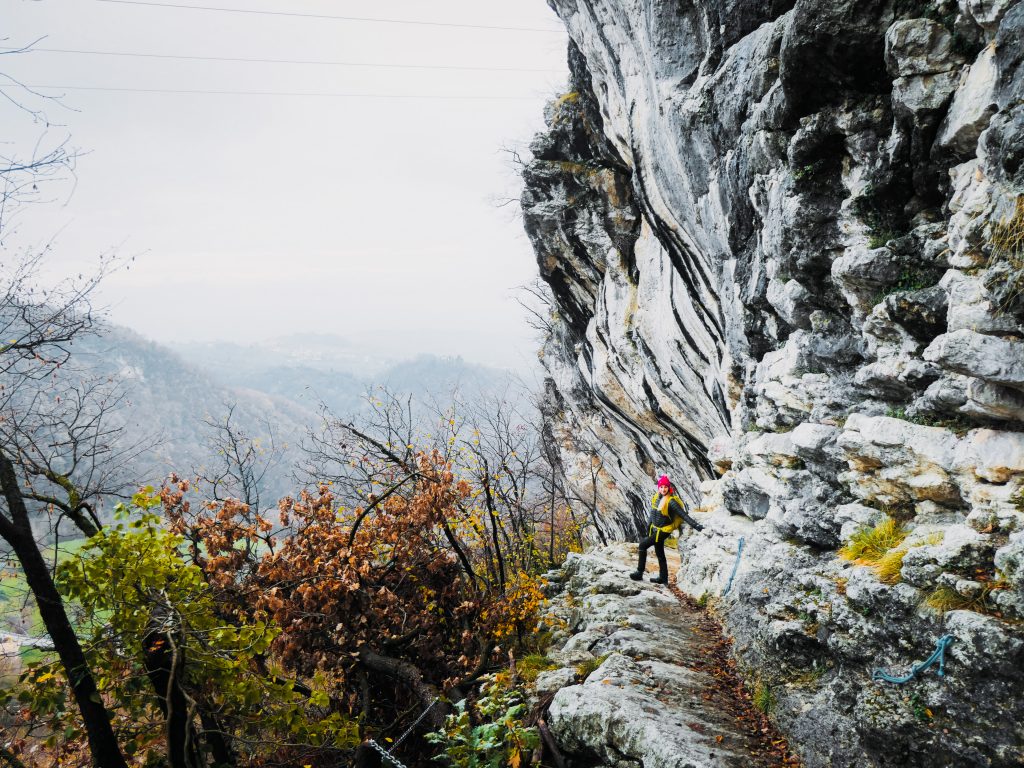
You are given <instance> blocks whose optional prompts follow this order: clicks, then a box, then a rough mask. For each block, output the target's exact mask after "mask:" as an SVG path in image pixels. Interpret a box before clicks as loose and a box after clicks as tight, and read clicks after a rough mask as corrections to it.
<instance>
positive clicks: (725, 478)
mask: <svg viewBox="0 0 1024 768" xmlns="http://www.w3.org/2000/svg"><path fill="white" fill-rule="evenodd" d="M550 2H551V5H552V7H553V8H554V9H555V10H556V12H557V13H558V14H559V16H560V17H561V18H562V19H563V21H564V22H565V25H566V27H567V29H568V31H569V35H570V38H571V43H570V51H569V62H570V71H571V73H572V80H571V83H570V91H569V92H568V93H567V94H565V95H564V96H562V97H561V98H559V99H557V100H555V101H553V102H552V103H551V104H550V105H549V107H548V109H547V113H546V120H547V123H548V131H547V132H546V133H544V134H542V135H540V136H538V137H537V138H536V139H535V141H534V142H533V144H532V145H531V151H532V155H533V157H532V160H531V161H530V163H529V164H528V165H527V167H526V169H525V171H524V180H525V188H524V192H523V196H522V207H523V213H524V219H525V223H526V229H527V232H528V234H529V236H530V238H531V240H532V242H533V245H534V248H535V250H536V253H537V259H538V265H539V267H540V273H541V277H542V278H543V279H544V280H545V281H546V282H547V284H548V286H549V287H550V288H551V291H552V295H553V305H552V313H551V327H550V333H549V335H548V338H547V340H546V342H545V344H544V347H543V350H542V359H543V362H544V365H545V366H546V369H547V372H548V374H549V379H548V383H547V407H548V408H549V410H550V411H551V413H552V414H553V415H554V416H555V419H554V423H555V427H554V432H553V437H554V438H555V439H556V440H557V442H558V444H559V445H560V447H561V451H562V456H563V460H564V464H565V467H566V470H567V474H568V475H569V477H570V480H571V481H572V483H573V485H574V486H575V492H576V495H577V496H578V497H580V498H581V499H591V500H593V503H594V505H595V507H596V508H597V510H598V515H597V519H598V523H599V525H600V527H601V532H602V535H604V536H607V537H611V538H623V537H625V538H629V537H632V536H635V534H636V525H637V523H638V522H639V521H641V520H642V519H643V517H644V515H645V507H646V496H647V494H648V493H650V492H651V489H652V486H653V484H652V479H653V478H654V477H655V476H656V475H657V474H660V473H661V472H667V473H668V474H669V475H671V476H672V477H673V478H674V479H676V480H677V482H678V484H679V485H680V490H681V491H682V492H683V495H684V496H685V497H686V498H687V499H688V501H689V502H690V503H691V504H692V505H693V506H695V507H699V508H700V509H702V510H703V511H704V513H705V516H704V517H703V518H702V522H704V523H705V524H706V525H707V526H708V528H709V529H711V530H714V531H715V533H716V534H717V535H714V536H710V537H707V536H704V537H701V536H694V535H691V534H690V533H687V534H686V535H685V536H684V539H683V541H682V543H681V550H682V551H683V553H684V566H683V568H682V569H681V571H680V576H679V581H680V585H681V586H682V587H683V588H684V589H686V590H687V591H689V592H691V593H692V594H695V595H701V594H711V595H716V596H718V595H720V593H721V592H722V590H723V587H724V584H725V582H726V580H727V579H728V576H729V573H730V571H731V569H732V566H733V563H734V561H735V557H736V552H737V547H738V540H739V538H740V537H741V536H742V537H744V539H745V543H746V547H745V549H744V552H743V556H742V558H741V560H740V567H739V571H738V573H737V576H736V579H735V584H734V586H733V588H732V589H731V590H730V592H729V593H728V594H727V595H724V596H722V602H721V605H722V609H723V618H724V620H725V623H726V625H727V627H728V628H729V630H730V631H731V632H732V633H733V634H734V636H735V638H736V641H737V645H736V650H737V655H738V657H739V659H740V661H741V663H742V664H744V665H745V666H746V667H747V668H748V670H749V673H750V674H751V675H752V676H753V677H755V678H757V679H758V680H759V681H760V682H761V683H762V684H763V685H765V686H768V687H769V688H770V689H771V690H772V691H774V692H775V699H776V701H777V702H778V706H777V709H776V712H775V717H776V718H777V720H778V721H779V723H780V725H781V726H782V728H783V729H784V730H786V731H787V732H788V733H789V734H790V736H791V737H792V738H793V742H794V746H795V747H796V748H798V749H799V750H800V752H801V755H802V757H803V759H804V760H805V762H806V764H807V765H808V766H817V765H823V766H824V765H878V766H882V765H915V766H916V765H921V766H925V765H929V766H931V765H958V766H959V765H984V766H988V765H1019V764H1021V763H1022V762H1024V747H1022V746H1021V745H1022V744H1024V726H1022V723H1024V695H1022V694H1024V671H1022V670H1024V633H1022V631H1021V622H1022V621H1024V513H1022V508H1024V101H1022V99H1024V43H1022V42H1021V41H1022V38H1024V4H1022V3H1020V2H1017V0H960V2H959V4H957V3H952V2H940V3H934V2H918V1H917V0H914V1H911V0H900V1H899V2H895V3H893V2H882V1H881V0H830V1H829V2H826V1H825V0H796V2H794V1H793V0H777V1H775V0H704V1H703V2H700V3H697V2H689V1H687V0H683V1H681V2H659V1H657V0H550ZM886 518H891V519H894V520H896V521H898V522H899V523H900V524H901V525H902V526H903V527H904V528H905V529H906V530H907V531H908V533H909V536H908V538H907V539H906V541H905V542H903V543H902V544H901V545H899V546H898V547H896V548H894V551H900V552H902V553H903V554H902V562H896V563H895V566H894V567H895V573H893V572H892V571H891V570H890V572H889V573H888V574H887V576H886V580H885V581H883V580H882V579H881V578H880V574H879V572H878V571H877V569H875V568H871V567H868V566H864V565H854V564H852V563H850V562H848V561H846V560H843V559H841V558H840V557H839V556H838V549H839V547H841V546H842V545H843V544H844V543H846V542H848V541H849V539H850V538H851V536H852V535H854V533H856V532H857V531H858V530H863V529H865V528H867V527H870V526H873V525H876V524H877V523H879V522H881V521H883V520H885V519H886ZM939 597H941V598H942V600H939V599H938V598H939ZM929 599H931V605H941V606H942V607H943V608H944V609H946V610H945V611H944V612H943V611H939V610H936V609H935V608H932V607H929V602H928V601H929ZM945 633H949V634H952V635H953V636H954V638H955V640H954V643H953V645H952V646H951V648H950V650H949V652H948V661H949V666H948V676H947V677H946V678H945V679H942V678H938V677H936V676H935V675H934V674H931V673H929V674H926V675H924V676H923V678H922V679H921V681H918V682H915V683H913V684H909V685H908V686H904V687H898V686H885V685H879V684H876V683H873V682H871V680H870V674H871V672H872V670H873V669H874V668H875V667H878V666H885V667H891V668H894V669H906V668H908V667H909V665H910V664H911V663H913V662H914V661H919V660H921V659H924V658H925V657H927V656H928V654H929V653H931V650H932V649H933V648H934V644H935V641H936V640H937V638H938V637H939V636H941V635H942V634H945Z"/></svg>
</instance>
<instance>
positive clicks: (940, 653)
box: [871, 635, 953, 685]
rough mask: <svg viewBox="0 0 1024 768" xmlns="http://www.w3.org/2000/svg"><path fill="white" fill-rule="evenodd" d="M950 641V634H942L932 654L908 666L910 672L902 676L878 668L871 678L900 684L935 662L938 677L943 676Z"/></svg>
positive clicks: (908, 680)
mask: <svg viewBox="0 0 1024 768" xmlns="http://www.w3.org/2000/svg"><path fill="white" fill-rule="evenodd" d="M952 642H953V636H952V635H943V636H942V637H940V638H939V639H938V641H937V642H936V643H935V650H934V651H933V652H932V655H931V656H929V657H928V658H927V659H925V660H924V661H922V662H921V663H919V664H915V665H914V666H912V667H911V668H910V672H908V673H907V674H905V675H904V676H903V677H893V676H892V675H890V674H889V673H888V672H886V671H885V670H883V669H881V668H879V669H876V670H875V671H874V672H873V673H872V675H871V679H872V680H884V681H885V682H887V683H896V684H897V685H902V684H903V683H909V682H910V681H911V680H913V679H914V678H915V677H917V676H918V675H919V674H921V673H922V672H924V671H925V670H926V669H928V667H930V666H932V665H933V664H935V663H936V662H938V665H939V669H938V674H939V677H945V674H946V673H945V671H944V670H945V666H946V649H947V648H948V647H949V644H950V643H952Z"/></svg>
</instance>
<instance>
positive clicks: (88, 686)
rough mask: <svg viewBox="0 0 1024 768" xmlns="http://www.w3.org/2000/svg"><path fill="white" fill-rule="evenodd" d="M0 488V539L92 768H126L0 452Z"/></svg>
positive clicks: (14, 479) (14, 480) (15, 483)
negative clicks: (32, 607)
mask: <svg viewBox="0 0 1024 768" xmlns="http://www.w3.org/2000/svg"><path fill="white" fill-rule="evenodd" d="M0 488H2V489H3V495H4V498H5V499H6V501H7V508H8V511H9V513H10V515H11V520H7V519H2V520H0V535H2V536H3V538H4V539H5V540H6V541H7V543H8V544H10V545H11V548H12V549H13V550H14V554H15V555H16V556H17V558H18V561H19V562H20V563H21V568H22V570H23V571H24V572H25V580H26V581H27V582H28V587H29V589H31V590H32V594H33V596H34V597H35V599H36V604H37V606H38V607H39V615H40V617H42V620H43V625H44V626H45V627H46V631H47V633H48V634H49V635H50V639H51V640H53V647H54V649H55V650H56V651H57V655H58V656H59V657H60V663H61V665H62V666H63V667H64V672H65V674H66V675H67V677H68V682H70V683H71V690H72V692H73V693H74V696H75V703H76V704H77V705H78V709H79V711H80V712H81V713H82V723H83V725H84V726H85V733H86V736H87V737H88V739H89V749H90V751H91V752H92V759H93V762H94V764H95V765H96V766H97V768H128V764H127V763H126V762H125V759H124V755H122V754H121V748H120V747H119V746H118V744H117V738H116V737H115V736H114V729H113V728H112V727H111V725H110V714H109V712H108V711H107V708H106V705H104V703H103V699H102V698H100V693H99V691H98V690H97V688H96V681H95V680H93V678H92V673H91V672H90V671H89V666H88V663H87V662H86V659H85V652H84V651H83V650H82V646H81V644H80V643H79V642H78V637H77V636H76V635H75V630H74V627H72V625H71V621H70V619H68V614H67V612H66V611H65V610H64V600H63V599H62V598H61V596H60V593H59V592H58V591H57V587H56V585H55V584H54V583H53V579H52V578H50V569H49V567H48V566H47V564H46V561H45V560H44V559H43V555H42V553H41V552H40V551H39V547H38V545H37V544H36V541H35V538H34V537H33V536H32V527H31V525H30V524H29V520H28V509H26V507H25V500H24V498H23V497H22V494H21V488H20V487H19V486H18V479H17V475H16V474H15V472H14V465H13V464H12V463H11V461H10V459H8V458H7V456H6V455H4V454H3V452H0ZM12 521H13V522H12Z"/></svg>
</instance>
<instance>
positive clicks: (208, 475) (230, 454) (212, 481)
mask: <svg viewBox="0 0 1024 768" xmlns="http://www.w3.org/2000/svg"><path fill="white" fill-rule="evenodd" d="M235 409H236V404H235V403H230V404H227V405H225V412H224V416H223V417H222V418H220V419H214V418H213V417H207V418H205V419H203V424H204V425H206V428H207V435H208V441H207V445H208V446H209V452H210V453H212V454H213V455H212V456H211V461H210V466H209V467H202V468H197V469H196V471H195V475H196V477H197V479H198V480H199V483H200V485H202V486H205V487H206V488H207V489H208V491H209V496H210V498H212V499H213V500H214V501H226V500H227V499H229V498H234V499H238V500H239V501H241V502H242V503H243V504H245V505H246V506H247V507H249V508H250V509H251V510H253V511H254V512H259V511H261V510H262V507H261V506H260V493H261V489H262V488H263V483H264V481H265V480H266V478H267V473H268V472H270V471H271V470H272V469H274V468H275V467H276V466H277V465H278V464H279V463H280V462H281V453H282V447H281V446H280V445H279V444H278V440H277V436H276V434H275V432H274V426H273V425H272V424H271V423H270V421H269V420H264V422H263V427H264V436H263V437H262V438H261V437H259V436H256V435H251V434H249V433H248V432H247V431H246V430H245V429H244V428H242V427H241V426H240V425H239V424H238V420H237V419H236V418H235Z"/></svg>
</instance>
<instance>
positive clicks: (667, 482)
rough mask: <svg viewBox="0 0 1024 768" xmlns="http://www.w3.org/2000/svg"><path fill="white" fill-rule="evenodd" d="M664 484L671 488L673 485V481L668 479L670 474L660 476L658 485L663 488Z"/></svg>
mask: <svg viewBox="0 0 1024 768" xmlns="http://www.w3.org/2000/svg"><path fill="white" fill-rule="evenodd" d="M663 485H667V486H668V487H669V488H671V487H672V481H671V480H669V479H668V475H662V476H661V477H659V478H658V487H659V488H661V486H663Z"/></svg>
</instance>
